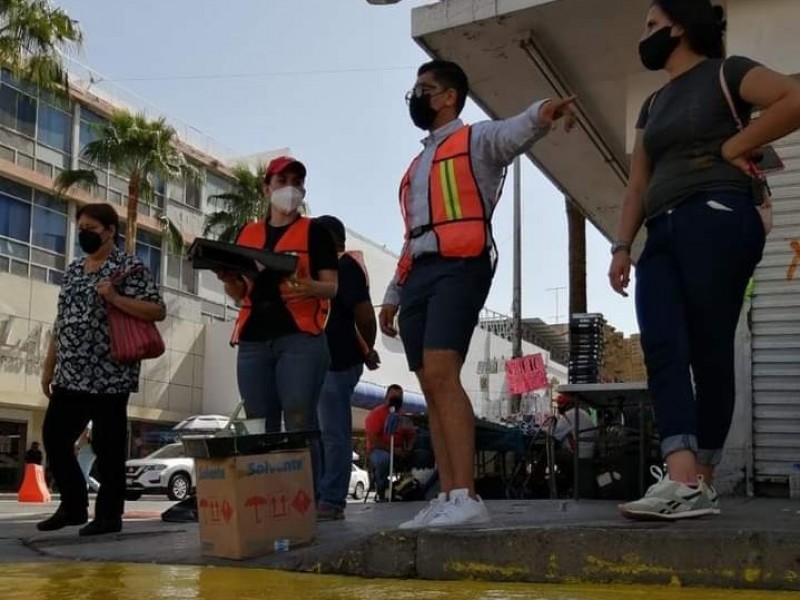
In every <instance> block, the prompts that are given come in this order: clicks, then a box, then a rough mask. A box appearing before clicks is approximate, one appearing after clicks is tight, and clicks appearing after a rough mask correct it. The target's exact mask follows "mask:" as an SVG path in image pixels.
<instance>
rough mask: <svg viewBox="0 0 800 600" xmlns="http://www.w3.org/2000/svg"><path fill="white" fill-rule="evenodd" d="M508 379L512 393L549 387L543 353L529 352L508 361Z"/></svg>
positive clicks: (509, 389)
mask: <svg viewBox="0 0 800 600" xmlns="http://www.w3.org/2000/svg"><path fill="white" fill-rule="evenodd" d="M506 381H507V382H508V391H509V393H511V394H525V393H527V392H532V391H533V390H540V389H542V388H546V387H547V369H546V368H545V365H544V357H543V356H542V355H541V354H529V355H527V356H523V357H521V358H512V359H509V360H508V361H507V362H506Z"/></svg>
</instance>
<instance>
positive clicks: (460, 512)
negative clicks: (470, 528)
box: [427, 489, 491, 527]
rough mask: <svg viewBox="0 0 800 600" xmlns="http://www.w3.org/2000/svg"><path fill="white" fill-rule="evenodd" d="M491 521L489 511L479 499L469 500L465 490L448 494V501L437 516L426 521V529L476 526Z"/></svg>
mask: <svg viewBox="0 0 800 600" xmlns="http://www.w3.org/2000/svg"><path fill="white" fill-rule="evenodd" d="M490 520H491V518H490V517H489V511H488V510H486V505H485V504H484V503H483V500H481V499H480V497H477V498H474V499H473V498H470V496H469V491H468V490H466V489H461V490H453V491H452V492H450V500H449V501H448V502H447V503H445V505H444V506H443V507H442V509H441V511H439V514H437V515H436V516H435V517H433V518H432V519H431V520H430V521H428V524H427V526H428V527H452V526H455V525H478V524H481V523H488V522H489V521H490Z"/></svg>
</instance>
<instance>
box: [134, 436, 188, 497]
mask: <svg viewBox="0 0 800 600" xmlns="http://www.w3.org/2000/svg"><path fill="white" fill-rule="evenodd" d="M125 483H126V493H125V497H126V499H128V500H138V499H139V498H141V497H142V494H166V495H167V497H168V498H169V499H170V500H185V499H186V498H187V497H188V496H189V495H190V494H191V493H192V490H193V489H194V486H195V478H194V459H193V458H189V457H187V456H186V455H185V454H184V452H183V444H180V443H177V444H169V445H167V446H164V447H163V448H159V449H158V450H156V451H155V452H153V453H152V454H150V455H149V456H146V457H145V458H136V459H131V460H129V461H127V462H126V463H125Z"/></svg>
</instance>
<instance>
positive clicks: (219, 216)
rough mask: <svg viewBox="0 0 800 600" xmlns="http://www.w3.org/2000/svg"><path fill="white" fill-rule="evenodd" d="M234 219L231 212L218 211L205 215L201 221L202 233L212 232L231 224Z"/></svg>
mask: <svg viewBox="0 0 800 600" xmlns="http://www.w3.org/2000/svg"><path fill="white" fill-rule="evenodd" d="M233 224H234V219H233V216H232V215H231V213H229V212H226V211H218V212H214V213H211V214H210V215H206V218H205V221H204V223H203V235H209V234H213V233H214V232H215V231H217V230H220V229H224V228H228V227H231V226H233Z"/></svg>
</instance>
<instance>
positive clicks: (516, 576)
mask: <svg viewBox="0 0 800 600" xmlns="http://www.w3.org/2000/svg"><path fill="white" fill-rule="evenodd" d="M296 566H297V567H299V569H292V570H302V571H314V572H320V573H330V574H339V575H354V576H360V577H391V578H400V579H408V578H420V579H431V580H459V579H477V580H486V581H506V582H531V583H572V584H574V583H605V584H608V583H630V584H659V585H674V586H684V585H685V586H701V587H721V588H738V589H759V590H787V591H800V532H793V533H788V532H787V533H780V534H776V533H764V532H748V531H731V532H726V533H724V534H719V533H714V534H709V533H703V532H694V531H686V532H674V531H673V532H670V534H669V535H668V536H665V535H664V534H663V532H660V531H659V530H657V529H656V530H653V529H650V530H619V529H606V528H596V529H592V528H586V527H580V528H578V527H575V528H551V529H539V528H537V529H495V530H472V531H464V530H462V531H426V532H419V533H416V534H410V535H409V534H408V533H401V532H387V533H381V534H377V535H373V536H371V537H369V538H367V539H366V540H363V541H362V542H360V543H359V544H358V546H357V547H354V548H351V549H349V550H348V551H347V552H346V553H345V554H344V555H342V556H339V557H337V558H335V559H328V560H325V559H323V560H322V561H320V562H319V563H317V564H314V565H308V564H305V565H303V566H301V565H296Z"/></svg>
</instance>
